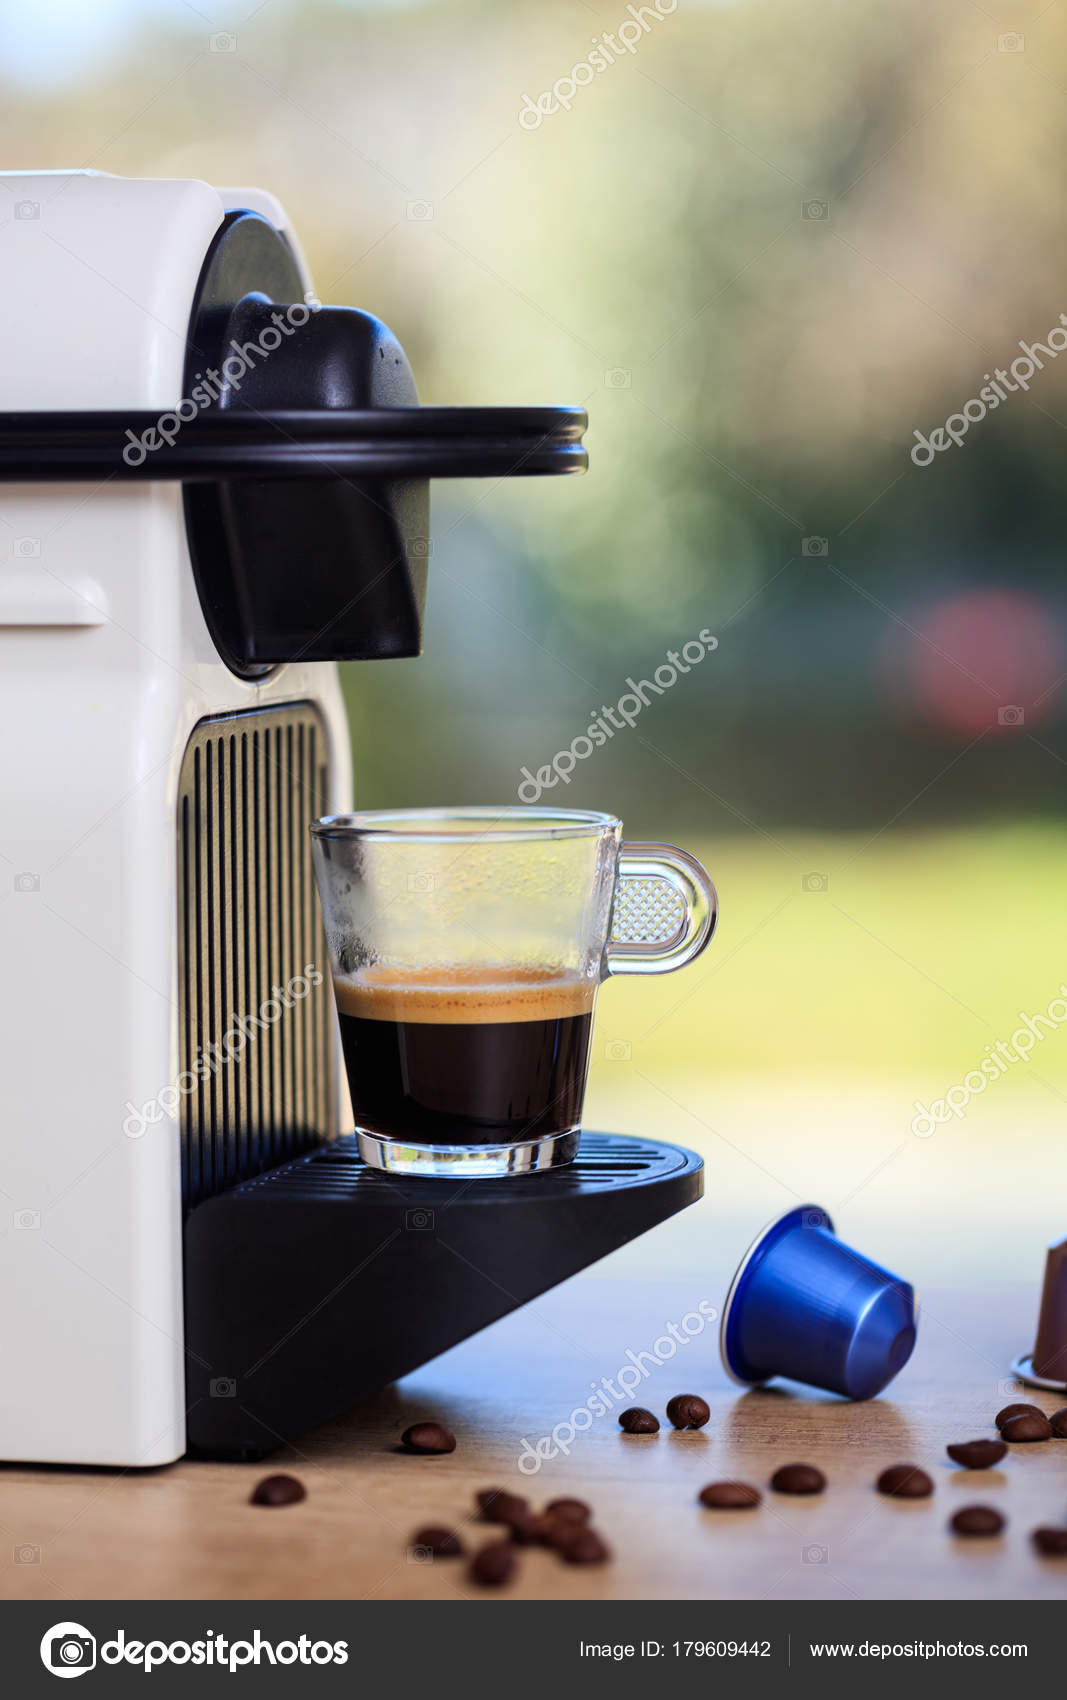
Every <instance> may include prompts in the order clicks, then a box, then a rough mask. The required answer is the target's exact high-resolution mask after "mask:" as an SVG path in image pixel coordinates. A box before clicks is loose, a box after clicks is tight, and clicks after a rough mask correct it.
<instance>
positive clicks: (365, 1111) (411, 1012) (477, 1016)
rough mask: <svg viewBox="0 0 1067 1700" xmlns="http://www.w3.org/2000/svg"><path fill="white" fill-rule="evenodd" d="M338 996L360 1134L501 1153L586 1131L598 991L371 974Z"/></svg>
mask: <svg viewBox="0 0 1067 1700" xmlns="http://www.w3.org/2000/svg"><path fill="white" fill-rule="evenodd" d="M334 989H335V992H336V996H337V1013H338V1017H339V1019H340V1024H341V1043H342V1046H343V1049H344V1057H345V1067H346V1069H347V1072H348V1083H349V1088H350V1091H351V1095H352V1110H353V1114H354V1116H355V1120H356V1125H357V1126H358V1127H360V1128H365V1129H367V1130H368V1131H369V1132H372V1133H376V1134H380V1135H383V1136H385V1137H389V1136H391V1135H393V1134H394V1132H395V1130H396V1129H397V1128H404V1129H405V1130H406V1132H407V1134H408V1136H409V1138H410V1139H411V1140H412V1141H415V1142H417V1143H418V1144H422V1145H453V1144H455V1143H457V1142H459V1143H461V1144H469V1145H489V1146H500V1145H508V1144H513V1143H515V1142H516V1141H527V1140H541V1139H545V1138H554V1137H557V1136H558V1135H560V1134H563V1133H566V1132H567V1131H568V1130H570V1129H572V1128H573V1127H574V1126H575V1125H576V1123H577V1122H578V1121H579V1120H580V1117H581V1107H582V1098H583V1096H584V1093H585V1077H586V1073H587V1071H588V1067H589V1041H590V1037H591V1034H592V1027H593V1004H594V1001H595V997H596V985H595V983H592V982H590V981H588V980H580V979H576V978H573V977H570V978H567V977H564V976H552V975H547V974H540V975H539V974H537V972H536V971H535V970H533V969H529V970H524V969H514V970H508V969H505V968H499V967H498V968H489V967H464V968H460V969H454V970H451V971H449V970H447V969H425V970H422V971H419V972H412V971H407V972H403V971H398V970H391V969H378V970H374V969H370V970H368V971H367V973H366V974H365V975H364V976H363V977H362V978H361V979H359V980H345V979H343V978H338V979H336V980H335V985H334Z"/></svg>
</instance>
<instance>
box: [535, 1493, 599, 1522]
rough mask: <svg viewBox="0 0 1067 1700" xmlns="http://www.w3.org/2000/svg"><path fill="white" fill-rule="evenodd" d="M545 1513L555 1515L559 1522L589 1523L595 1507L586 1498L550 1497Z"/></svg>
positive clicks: (549, 1515)
mask: <svg viewBox="0 0 1067 1700" xmlns="http://www.w3.org/2000/svg"><path fill="white" fill-rule="evenodd" d="M545 1515H546V1517H554V1518H555V1519H556V1521H557V1522H558V1523H588V1521H589V1519H590V1517H591V1516H592V1515H593V1508H592V1506H591V1505H587V1504H586V1503H585V1500H584V1499H550V1500H549V1502H548V1504H547V1505H546V1506H545Z"/></svg>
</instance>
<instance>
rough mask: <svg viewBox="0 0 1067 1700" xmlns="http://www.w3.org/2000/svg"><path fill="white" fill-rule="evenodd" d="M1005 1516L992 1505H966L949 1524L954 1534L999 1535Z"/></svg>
mask: <svg viewBox="0 0 1067 1700" xmlns="http://www.w3.org/2000/svg"><path fill="white" fill-rule="evenodd" d="M1003 1527H1004V1518H1003V1517H1002V1516H1001V1515H1000V1512H999V1511H994V1510H993V1507H992V1506H991V1505H965V1506H964V1507H963V1509H962V1511H957V1512H956V1515H955V1516H954V1517H953V1519H952V1521H951V1522H950V1524H949V1528H950V1529H951V1530H952V1533H953V1534H954V1535H999V1534H1000V1531H1001V1530H1002V1529H1003Z"/></svg>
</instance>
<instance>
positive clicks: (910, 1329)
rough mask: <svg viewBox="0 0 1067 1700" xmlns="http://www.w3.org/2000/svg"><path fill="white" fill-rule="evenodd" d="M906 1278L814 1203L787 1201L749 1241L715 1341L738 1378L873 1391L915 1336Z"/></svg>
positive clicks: (902, 1359)
mask: <svg viewBox="0 0 1067 1700" xmlns="http://www.w3.org/2000/svg"><path fill="white" fill-rule="evenodd" d="M917 1323H918V1304H917V1302H916V1298H915V1292H914V1290H913V1288H912V1287H910V1286H909V1285H908V1283H907V1281H902V1280H901V1279H900V1277H899V1276H898V1275H891V1274H890V1273H889V1271H888V1269H881V1268H880V1267H879V1266H878V1264H877V1263H872V1262H871V1261H870V1259H869V1258H866V1257H862V1256H861V1255H860V1254H859V1252H856V1251H853V1250H852V1248H851V1247H850V1246H847V1245H845V1244H844V1243H843V1242H842V1241H841V1240H839V1239H838V1238H837V1235H836V1234H835V1232H834V1225H833V1223H832V1222H831V1220H830V1218H829V1216H828V1215H827V1213H826V1211H825V1210H822V1209H820V1207H819V1206H818V1205H817V1204H802V1205H799V1206H798V1207H797V1208H796V1209H794V1210H788V1211H786V1213H785V1215H784V1216H780V1217H779V1218H778V1219H777V1221H775V1222H772V1223H771V1224H770V1226H769V1227H768V1228H765V1229H764V1230H763V1232H762V1234H760V1236H759V1238H758V1239H757V1240H756V1241H755V1243H754V1244H753V1245H752V1246H750V1248H749V1250H748V1253H747V1255H746V1256H745V1258H744V1260H743V1262H742V1264H741V1267H740V1268H739V1269H738V1271H737V1274H736V1275H735V1276H734V1279H733V1284H732V1285H731V1287H730V1292H729V1295H728V1297H727V1300H726V1305H725V1308H724V1310H723V1317H722V1326H721V1329H720V1331H719V1351H720V1353H721V1355H722V1361H723V1367H724V1368H725V1370H726V1373H727V1375H729V1376H730V1377H731V1378H732V1379H733V1380H734V1381H738V1382H741V1383H743V1384H746V1385H751V1384H754V1383H756V1382H760V1381H769V1380H770V1379H771V1378H772V1376H776V1375H784V1376H788V1377H789V1378H790V1380H792V1381H804V1382H807V1383H808V1385H809V1386H811V1387H821V1388H823V1389H825V1390H826V1392H828V1393H842V1394H844V1396H845V1398H846V1399H873V1398H874V1396H875V1394H876V1393H880V1392H881V1391H882V1389H883V1387H887V1386H888V1385H889V1383H890V1382H891V1381H892V1379H893V1377H894V1376H895V1375H896V1374H898V1372H899V1371H900V1370H902V1369H903V1367H904V1365H905V1364H906V1363H907V1361H908V1359H909V1358H910V1357H911V1354H912V1350H913V1348H914V1346H915V1331H916V1326H917Z"/></svg>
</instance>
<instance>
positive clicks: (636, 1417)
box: [619, 1405, 659, 1434]
mask: <svg viewBox="0 0 1067 1700" xmlns="http://www.w3.org/2000/svg"><path fill="white" fill-rule="evenodd" d="M619 1427H620V1428H621V1429H622V1431H623V1433H624V1434H658V1433H659V1418H658V1417H654V1416H653V1415H652V1412H651V1411H646V1410H645V1408H644V1406H643V1405H631V1407H630V1409H629V1410H628V1411H620V1412H619Z"/></svg>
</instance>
